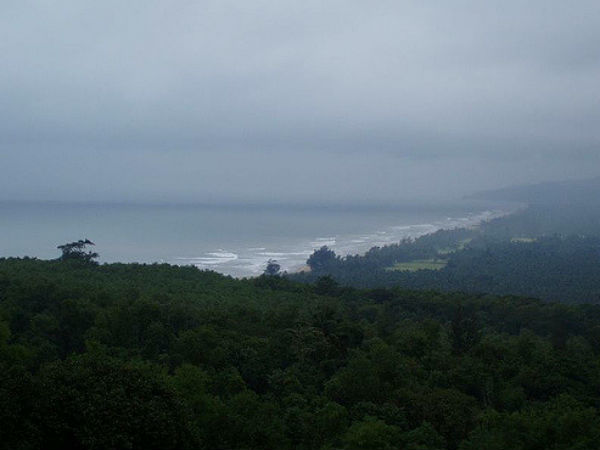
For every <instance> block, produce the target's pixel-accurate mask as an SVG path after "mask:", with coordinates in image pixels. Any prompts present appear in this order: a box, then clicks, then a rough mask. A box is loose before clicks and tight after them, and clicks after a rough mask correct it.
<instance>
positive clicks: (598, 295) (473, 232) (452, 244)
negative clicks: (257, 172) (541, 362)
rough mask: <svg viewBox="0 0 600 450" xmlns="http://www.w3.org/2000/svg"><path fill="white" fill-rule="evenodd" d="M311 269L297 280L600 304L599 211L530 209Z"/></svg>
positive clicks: (327, 258)
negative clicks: (329, 278)
mask: <svg viewBox="0 0 600 450" xmlns="http://www.w3.org/2000/svg"><path fill="white" fill-rule="evenodd" d="M565 214H566V217H565ZM583 231H586V233H585V234H583V233H582V232H583ZM525 236H526V237H525ZM307 264H308V265H309V266H310V267H311V271H310V272H305V273H301V274H293V275H291V278H292V279H294V280H295V281H301V282H308V283H312V282H315V280H317V279H318V278H319V277H322V276H326V275H329V276H332V277H333V278H334V279H335V280H336V281H337V282H338V283H340V284H342V285H347V286H353V287H358V288H377V287H393V286H402V287H405V288H410V289H437V290H442V291H462V292H471V293H493V294H498V295H506V294H512V295H520V296H527V297H536V298H541V299H545V300H550V301H560V302H566V303H598V302H600V207H595V206H593V205H588V206H587V207H585V208H583V207H569V206H561V207H557V208H552V207H543V208H541V207H530V208H528V209H524V210H521V211H519V212H517V213H515V214H512V215H509V216H506V217H502V218H500V219H495V220H492V221H490V222H487V223H484V224H482V226H480V227H478V228H474V229H455V230H441V231H438V232H436V233H432V234H429V235H426V236H422V237H420V238H418V239H415V240H409V239H407V240H404V241H402V242H400V243H398V244H394V245H389V246H386V247H374V248H372V249H371V250H369V251H368V252H367V253H366V254H364V255H350V256H346V257H343V258H342V257H339V256H338V255H336V254H335V253H334V252H333V251H331V250H329V249H327V248H323V249H320V250H317V251H315V253H314V254H313V255H311V257H310V258H309V259H308V261H307Z"/></svg>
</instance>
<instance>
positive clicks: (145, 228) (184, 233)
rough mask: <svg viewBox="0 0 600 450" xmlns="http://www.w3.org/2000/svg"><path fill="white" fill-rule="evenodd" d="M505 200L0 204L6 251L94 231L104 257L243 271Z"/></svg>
mask: <svg viewBox="0 0 600 450" xmlns="http://www.w3.org/2000/svg"><path fill="white" fill-rule="evenodd" d="M507 208H508V207H506V206H498V205H490V204H487V205H482V204H480V203H472V202H471V203H469V202H455V203H453V204H447V203H446V204H443V205H432V204H427V205H394V206H370V207H366V206H361V205H356V206H348V205H343V206H342V205H338V206H328V207H325V206H307V205H302V206H282V205H255V206H244V205H124V204H68V203H0V257H9V256H30V257H37V258H41V259H51V258H56V257H58V256H59V255H60V252H59V251H58V250H57V248H56V247H57V246H58V245H61V244H63V243H66V242H71V241H75V240H78V239H84V238H87V239H90V240H92V241H93V242H94V243H95V244H96V246H95V248H94V251H96V252H98V253H99V254H100V262H142V263H154V262H157V263H169V264H178V265H190V264H191V265H195V266H197V267H199V268H201V269H210V270H215V271H218V272H221V273H224V274H227V275H232V276H235V277H247V276H254V275H258V274H260V273H261V272H262V271H263V270H264V267H265V265H266V262H267V261H268V260H269V259H275V260H277V261H278V262H279V264H281V266H282V269H283V270H288V271H294V270H297V269H298V268H299V267H301V266H303V265H304V264H305V262H306V259H307V258H308V256H309V255H310V254H311V253H312V252H313V251H314V250H315V249H317V248H320V247H321V246H324V245H326V246H328V247H329V248H331V249H333V250H334V251H335V252H336V253H338V254H340V255H347V254H356V253H363V252H365V251H367V250H368V249H370V248H371V247H373V246H383V245H386V244H392V243H395V242H399V241H400V240H402V239H403V238H408V237H417V236H420V235H423V234H426V233H431V232H433V231H435V230H438V229H441V228H446V229H447V228H456V227H464V226H473V225H476V224H478V223H480V222H481V221H482V220H488V219H491V218H494V217H499V216H501V215H504V214H506V213H507V212H509V211H508V209H507Z"/></svg>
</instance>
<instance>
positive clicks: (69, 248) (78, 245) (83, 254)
mask: <svg viewBox="0 0 600 450" xmlns="http://www.w3.org/2000/svg"><path fill="white" fill-rule="evenodd" d="M90 245H96V244H94V243H93V242H92V241H90V240H89V239H83V240H82V239H79V240H78V241H76V242H69V243H67V244H63V245H59V246H58V247H56V248H57V249H59V250H60V251H61V252H62V255H61V256H60V258H58V259H60V260H61V261H67V260H74V261H82V262H94V260H95V259H96V258H98V256H100V255H98V253H96V252H92V251H87V247H88V246H90Z"/></svg>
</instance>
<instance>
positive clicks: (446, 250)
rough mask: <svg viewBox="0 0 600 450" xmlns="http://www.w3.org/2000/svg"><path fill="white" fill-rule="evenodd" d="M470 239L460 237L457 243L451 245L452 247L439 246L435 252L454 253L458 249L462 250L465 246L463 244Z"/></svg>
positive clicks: (442, 253)
mask: <svg viewBox="0 0 600 450" xmlns="http://www.w3.org/2000/svg"><path fill="white" fill-rule="evenodd" d="M472 240H473V239H472V238H467V239H461V240H460V241H458V243H457V245H455V246H452V247H444V248H440V249H438V251H437V252H438V253H439V254H440V255H449V254H450V253H454V252H456V251H458V250H463V249H464V248H465V246H466V245H467V244H468V243H469V242H471V241H472Z"/></svg>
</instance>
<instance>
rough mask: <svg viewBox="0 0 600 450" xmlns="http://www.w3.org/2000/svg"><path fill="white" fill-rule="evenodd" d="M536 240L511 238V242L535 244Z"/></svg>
mask: <svg viewBox="0 0 600 450" xmlns="http://www.w3.org/2000/svg"><path fill="white" fill-rule="evenodd" d="M535 241H536V239H535V238H529V237H514V238H510V242H535Z"/></svg>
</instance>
